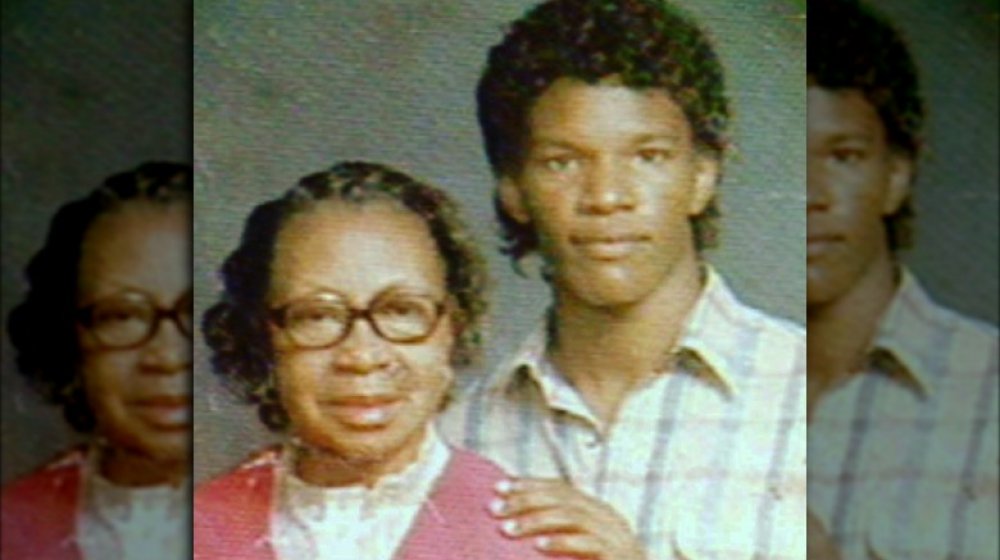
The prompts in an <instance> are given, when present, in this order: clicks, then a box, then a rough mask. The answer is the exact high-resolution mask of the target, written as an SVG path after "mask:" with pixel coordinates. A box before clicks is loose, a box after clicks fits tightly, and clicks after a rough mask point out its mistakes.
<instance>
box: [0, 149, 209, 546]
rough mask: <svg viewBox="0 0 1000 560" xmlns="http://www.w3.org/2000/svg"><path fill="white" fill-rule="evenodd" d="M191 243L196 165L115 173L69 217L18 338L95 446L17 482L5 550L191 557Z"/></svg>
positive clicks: (42, 264)
mask: <svg viewBox="0 0 1000 560" xmlns="http://www.w3.org/2000/svg"><path fill="white" fill-rule="evenodd" d="M190 247H191V173H190V168H189V167H186V166H182V165H175V164H169V163H149V164H145V165H143V166H141V167H139V168H138V169H136V170H135V171H131V172H127V173H122V174H119V175H115V176H113V177H111V178H109V179H108V180H107V181H106V182H105V184H104V185H103V186H102V187H100V188H99V189H97V190H96V191H94V192H93V193H91V194H90V196H88V197H86V198H83V199H81V200H78V201H75V202H72V203H70V204H67V205H66V206H64V207H63V208H62V209H61V210H60V211H59V213H58V214H56V216H55V218H54V219H53V221H52V224H51V229H50V230H49V235H48V238H47V240H46V243H45V246H44V247H43V248H42V250H41V251H39V252H38V253H37V254H36V255H35V257H34V258H33V259H32V261H31V264H30V265H29V267H28V275H27V276H28V283H29V291H28V294H27V297H26V299H25V301H24V302H23V303H21V304H20V305H19V306H18V307H17V308H15V309H14V310H13V311H12V312H11V315H10V317H9V323H8V332H9V333H10V337H11V340H12V342H13V344H14V347H15V348H16V349H17V364H18V368H19V370H20V372H21V373H23V374H24V375H25V376H26V377H27V379H28V381H29V382H31V384H32V386H34V387H35V388H37V389H38V390H39V391H40V392H41V394H42V395H43V396H44V397H45V398H46V399H48V400H49V401H50V402H52V403H53V404H56V405H58V406H61V407H62V410H63V414H64V416H65V418H66V420H67V421H68V422H69V423H70V425H72V427H73V428H75V429H76V430H77V431H79V432H81V433H82V434H85V435H86V436H87V439H88V441H87V443H86V444H85V445H82V446H80V447H78V448H76V449H73V450H71V451H69V452H68V453H65V454H64V455H62V456H61V457H59V458H57V459H55V460H54V461H52V462H50V463H48V464H47V465H45V466H43V467H41V468H40V469H39V470H37V471H35V472H33V473H31V474H29V475H27V476H25V477H23V478H21V479H18V480H15V481H14V482H13V483H11V484H9V485H8V486H6V487H5V488H4V489H3V507H2V529H3V541H2V543H3V544H2V553H3V554H2V555H0V556H3V558H10V559H12V560H14V559H29V558H30V559H36V558H38V559H41V558H45V559H55V558H65V559H78V558H91V559H97V558H101V559H105V558H122V559H131V558H136V559H138V558H143V559H150V558H169V559H176V558H181V557H183V556H184V555H185V554H186V553H189V552H188V551H189V548H188V546H187V544H186V543H187V535H188V534H189V533H188V531H187V527H189V523H190V518H189V517H188V511H189V509H188V504H189V503H190V501H189V500H190V493H189V487H188V486H187V484H186V483H187V482H188V481H189V480H190V477H189V471H190V458H191V455H190V428H191V426H190V382H191V338H190V337H191V273H190V258H191V257H190V255H191V252H190ZM8 443H12V442H8Z"/></svg>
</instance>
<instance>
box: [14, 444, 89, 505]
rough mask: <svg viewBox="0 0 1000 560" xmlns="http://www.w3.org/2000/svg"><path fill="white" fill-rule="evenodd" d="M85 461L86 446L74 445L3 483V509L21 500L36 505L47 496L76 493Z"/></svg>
mask: <svg viewBox="0 0 1000 560" xmlns="http://www.w3.org/2000/svg"><path fill="white" fill-rule="evenodd" d="M86 460H87V448H86V446H82V445H81V446H77V447H73V448H71V449H69V450H66V451H62V452H60V453H59V454H58V455H56V456H55V457H54V458H52V459H50V460H48V461H46V462H45V463H43V464H42V466H40V467H38V468H36V469H35V470H33V471H31V472H29V473H27V474H25V475H23V476H21V477H19V478H17V479H15V480H13V481H12V482H10V483H8V484H6V485H4V487H3V504H4V509H6V508H7V506H8V505H11V504H14V503H17V502H20V501H26V502H27V503H36V504H37V503H38V501H39V499H40V498H42V497H43V496H46V495H63V494H66V493H67V492H69V493H71V495H75V493H76V490H77V488H78V487H79V484H80V480H81V478H82V471H83V466H84V464H85V463H86Z"/></svg>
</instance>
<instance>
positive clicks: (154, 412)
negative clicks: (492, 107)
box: [131, 395, 191, 430]
mask: <svg viewBox="0 0 1000 560" xmlns="http://www.w3.org/2000/svg"><path fill="white" fill-rule="evenodd" d="M131 404H132V409H133V410H134V411H135V413H136V415H138V416H139V417H140V418H142V419H143V420H144V421H146V423H147V424H150V425H151V426H153V427H155V428H159V429H163V430H186V429H188V428H189V427H190V426H191V398H190V397H188V396H177V395H157V396H153V397H146V398H142V399H137V400H135V401H132V403H131Z"/></svg>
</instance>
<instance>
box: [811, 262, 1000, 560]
mask: <svg viewBox="0 0 1000 560" xmlns="http://www.w3.org/2000/svg"><path fill="white" fill-rule="evenodd" d="M868 356H869V359H868V361H867V365H866V366H865V368H864V370H863V371H862V372H860V373H859V374H858V375H855V376H853V377H852V378H851V379H850V380H849V381H848V382H847V383H845V384H844V385H842V386H840V387H838V388H837V389H836V390H835V391H834V392H832V393H830V394H828V395H826V396H825V397H824V398H823V400H822V401H821V402H820V404H819V405H818V407H817V409H816V411H815V412H814V418H813V419H812V423H811V424H810V426H809V507H810V508H811V509H812V510H813V511H814V512H815V513H816V514H817V516H818V517H819V518H820V519H821V520H822V521H823V523H824V524H825V525H826V527H827V530H828V531H829V532H830V533H831V535H832V536H833V538H834V540H835V541H836V542H837V543H838V544H839V546H840V547H841V549H842V553H843V556H844V558H845V559H848V560H849V559H854V558H859V559H860V558H921V559H923V558H927V559H930V558H935V559H937V558H940V559H944V558H949V559H952V558H954V559H959V558H976V559H980V558H981V559H991V560H995V559H996V558H997V557H998V547H997V524H998V519H997V516H998V514H997V508H998V505H1000V504H998V501H997V465H998V460H1000V456H998V451H997V390H998V387H997V331H996V329H995V328H993V327H990V326H987V325H984V324H981V323H978V322H975V321H972V320H970V319H967V318H964V317H961V316H959V315H957V314H955V313H953V312H951V311H949V310H946V309H944V308H941V307H939V306H937V305H935V304H934V303H933V302H932V301H931V300H930V299H929V298H928V297H927V295H926V294H925V293H924V291H923V290H922V289H921V288H920V286H919V285H918V284H917V282H916V280H915V279H914V278H913V277H912V276H911V275H910V274H909V273H907V272H906V271H903V273H902V276H901V282H900V286H899V288H898V290H897V293H896V295H895V297H894V299H893V301H892V302H891V304H890V305H889V308H888V310H887V312H886V314H885V315H884V316H883V318H882V320H881V323H880V325H879V327H878V330H877V332H876V335H875V338H874V342H873V344H872V345H871V350H870V351H869V352H868Z"/></svg>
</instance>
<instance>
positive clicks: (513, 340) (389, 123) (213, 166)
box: [194, 0, 997, 479]
mask: <svg viewBox="0 0 1000 560" xmlns="http://www.w3.org/2000/svg"><path fill="white" fill-rule="evenodd" d="M682 3H683V5H685V6H687V7H688V9H689V10H690V12H691V13H692V14H693V15H694V16H695V17H696V18H697V19H698V20H699V21H701V22H702V24H703V25H704V26H705V27H706V28H707V29H709V31H710V33H711V35H712V36H713V37H714V39H715V42H716V44H717V46H718V50H719V53H720V56H721V58H722V61H723V64H724V65H725V67H726V69H727V73H728V86H729V87H728V89H729V92H730V97H731V99H732V105H733V110H734V115H735V117H734V121H733V132H734V135H735V140H736V147H737V150H736V152H735V153H734V155H733V157H732V158H731V159H730V161H729V162H728V166H727V171H726V176H725V180H724V182H723V184H722V186H721V196H722V198H721V202H722V210H723V214H724V217H723V220H724V221H723V229H722V238H721V245H722V246H721V248H719V249H717V250H714V251H712V252H711V253H710V254H709V255H708V258H709V260H710V261H712V262H713V263H714V264H715V265H716V266H717V267H718V268H719V269H720V270H721V271H722V272H723V273H724V274H725V275H726V276H727V278H729V280H730V282H731V284H732V285H733V286H734V287H735V289H736V290H737V291H738V292H739V293H740V294H741V296H742V297H743V299H745V300H746V301H747V302H749V303H751V304H754V305H757V306H759V307H761V308H763V309H765V310H767V311H769V312H771V313H774V314H776V315H780V316H783V317H786V318H788V319H791V320H793V321H796V322H799V323H803V322H804V318H805V307H804V301H805V254H804V253H805V238H804V237H805V211H804V210H805V159H804V158H805V20H804V19H803V18H802V17H801V16H802V15H803V14H802V5H803V4H804V2H801V1H788V0H773V1H770V2H764V1H762V2H752V3H751V2H733V1H724V0H699V1H696V0H685V1H684V2H682ZM533 4H534V2H532V1H527V0H518V1H502V2H501V1H496V0H491V1H483V0H478V1H475V0H454V1H444V2H443V1H440V0H413V1H403V2H401V1H392V2H390V1H384V0H380V1H367V2H361V1H355V2H309V3H294V4H293V3H289V2H279V1H270V2H263V1H261V2H253V3H248V2H223V1H201V2H198V4H197V5H196V10H195V20H196V24H195V50H194V71H195V130H194V142H195V157H196V193H195V196H196V204H197V212H196V218H195V235H196V244H195V250H194V255H195V263H194V275H195V278H194V282H195V291H196V298H195V306H196V313H200V312H201V311H203V310H204V309H206V308H207V307H208V306H209V305H211V303H213V301H214V298H215V296H216V295H217V293H218V290H219V287H220V284H219V282H218V279H217V276H216V271H217V268H218V266H219V264H220V263H221V262H222V260H223V258H224V257H225V256H226V255H227V254H228V252H229V251H231V250H232V249H233V248H234V247H235V243H236V241H237V238H238V235H239V233H240V229H241V227H242V222H243V219H244V218H245V216H246V215H247V214H248V212H249V211H250V209H251V208H252V207H253V206H254V205H255V204H257V203H259V202H262V201H263V200H265V199H267V198H271V197H274V196H277V195H279V194H280V193H282V192H283V191H284V190H285V189H287V188H289V187H291V186H292V185H293V184H294V183H295V181H296V180H297V179H298V178H299V177H301V176H302V175H304V174H306V173H309V172H312V171H317V170H320V169H323V168H325V167H328V166H330V165H331V164H333V163H334V162H337V161H340V160H347V159H366V160H375V161H382V162H385V163H389V164H392V165H395V166H397V167H400V168H401V169H403V170H405V171H408V172H410V173H411V174H414V175H416V176H417V177H419V178H422V179H425V180H427V181H430V182H432V183H435V184H437V185H440V186H442V187H444V188H446V189H447V190H448V191H449V192H451V193H452V194H453V195H454V196H455V197H456V198H458V200H459V201H460V202H461V203H462V204H463V206H464V208H465V210H466V213H467V217H468V221H469V222H470V223H471V224H472V225H473V226H474V229H475V232H476V234H477V235H478V238H479V240H480V242H481V245H482V248H483V251H484V253H485V254H486V255H487V256H488V257H489V264H490V267H491V273H492V276H493V284H494V289H493V292H492V301H493V312H492V319H491V321H490V330H489V333H488V335H489V339H488V340H489V344H488V347H487V353H486V356H485V359H484V360H483V364H482V365H481V366H480V367H479V368H477V369H472V370H470V371H467V372H465V373H464V374H465V375H466V376H474V375H477V374H479V373H480V372H482V371H484V370H486V369H489V368H491V367H493V366H494V365H495V364H496V363H497V361H498V359H499V358H500V357H502V356H504V355H505V354H507V353H508V352H510V351H511V349H512V348H513V347H514V346H515V345H516V344H517V343H518V342H519V340H520V339H521V338H522V337H523V336H524V334H525V332H526V330H527V329H529V328H530V327H531V326H532V325H533V324H534V323H535V321H536V320H537V319H538V315H539V313H540V312H541V309H542V308H543V307H544V305H545V303H546V302H547V301H548V295H547V293H546V291H545V288H544V285H543V284H542V282H541V281H540V280H538V279H537V278H529V279H524V278H520V277H518V276H516V275H514V274H513V273H512V272H511V270H510V267H509V266H508V263H507V261H506V260H505V259H504V258H502V257H501V256H500V255H499V254H498V253H497V252H496V250H495V248H496V245H497V244H496V239H497V237H496V230H495V225H494V220H493V213H492V208H491V205H490V193H491V189H492V178H491V175H490V172H489V169H488V167H487V164H486V161H485V157H484V155H483V152H482V148H481V140H480V135H479V131H478V128H477V124H476V120H475V105H474V98H473V90H474V87H475V84H476V81H477V79H478V77H479V73H480V70H481V68H482V65H483V62H484V60H485V56H486V51H487V49H488V48H489V47H490V46H491V45H493V44H495V43H496V42H497V41H498V40H499V39H500V38H501V36H502V29H503V26H504V24H505V23H506V22H509V21H510V20H512V19H514V18H516V17H517V16H519V15H520V14H521V13H523V11H524V10H525V9H526V8H527V7H529V6H530V5H533ZM878 5H880V6H882V7H883V8H884V9H885V10H886V11H887V12H888V13H889V14H890V15H891V16H893V17H894V18H896V19H897V20H898V22H899V25H900V26H901V27H903V28H904V29H906V30H907V31H908V34H909V35H910V36H912V37H914V40H913V41H912V42H913V48H914V51H915V54H916V56H917V58H918V63H919V64H920V65H921V68H922V71H923V74H924V78H925V83H926V90H927V94H928V98H929V104H930V105H931V116H930V119H929V123H928V127H929V135H930V142H931V147H932V151H931V153H930V154H929V156H928V158H927V159H926V160H925V161H924V162H923V165H922V168H921V174H920V177H919V182H918V185H917V197H916V203H917V211H918V238H917V247H916V248H915V249H914V250H912V251H910V252H909V253H908V254H907V255H906V257H905V258H906V260H907V262H909V263H910V264H911V266H912V267H913V268H914V269H915V270H916V271H917V273H918V274H919V275H920V276H921V278H922V279H923V280H924V282H925V284H926V285H927V286H928V288H929V289H930V290H931V291H932V292H933V293H935V294H937V297H938V299H940V300H941V301H943V302H944V303H946V304H948V305H951V306H954V307H956V308H958V309H959V310H961V311H963V312H965V313H970V314H972V315H975V316H978V317H982V318H984V319H986V320H989V321H991V322H995V321H996V318H997V311H996V302H997V298H996V291H995V289H996V274H997V269H996V266H997V265H996V262H997V243H996V239H997V210H996V207H997V204H996V199H997V162H996V153H997V136H996V129H997V74H996V70H995V69H996V67H997V31H996V29H997V27H996V19H995V17H996V16H995V14H996V8H995V1H993V0H985V1H984V0H966V1H964V2H947V3H944V2H935V1H932V0H920V1H908V0H892V1H891V2H878ZM194 383H195V390H196V393H195V433H194V438H195V439H194V442H195V476H196V478H198V479H203V478H204V477H207V476H210V475H212V474H215V473H218V472H220V471H221V470H224V469H226V468H228V467H230V466H232V465H233V464H235V463H236V462H238V461H239V460H241V459H242V458H243V457H245V456H246V455H247V454H248V453H250V452H251V451H252V450H253V449H255V448H259V447H260V446H262V445H264V444H265V443H267V442H270V441H273V440H274V437H273V436H271V435H269V434H268V433H267V432H266V431H265V430H264V429H263V427H262V426H261V424H260V423H259V422H258V421H257V420H256V416H255V411H253V410H252V409H249V408H247V407H243V406H241V405H238V404H235V402H234V401H233V399H232V398H231V397H229V395H228V394H226V393H225V391H224V390H222V389H221V387H220V386H219V384H218V382H217V380H216V379H215V378H214V377H213V375H212V374H211V371H210V369H209V364H208V354H207V351H206V348H205V346H204V344H203V343H202V341H201V340H200V338H196V341H195V382H194Z"/></svg>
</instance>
